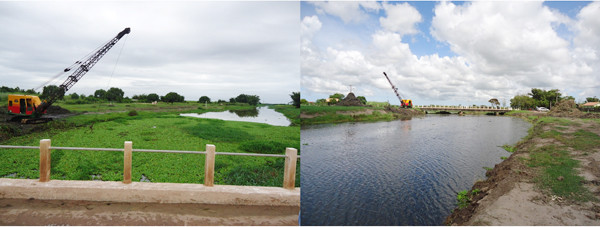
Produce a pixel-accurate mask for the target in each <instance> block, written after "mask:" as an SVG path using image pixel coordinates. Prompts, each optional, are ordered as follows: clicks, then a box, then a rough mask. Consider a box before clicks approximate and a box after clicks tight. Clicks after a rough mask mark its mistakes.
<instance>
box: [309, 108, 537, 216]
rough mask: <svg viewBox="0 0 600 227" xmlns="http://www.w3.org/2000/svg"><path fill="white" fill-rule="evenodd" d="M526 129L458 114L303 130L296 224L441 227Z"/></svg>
mask: <svg viewBox="0 0 600 227" xmlns="http://www.w3.org/2000/svg"><path fill="white" fill-rule="evenodd" d="M529 127H530V124H529V123H527V122H525V121H523V120H521V119H518V118H512V117H500V116H457V115H450V116H443V115H433V116H432V115H428V116H426V117H423V118H413V119H412V120H407V121H391V122H377V123H343V124H338V125H329V124H328V125H316V126H308V127H302V130H301V138H302V166H301V176H302V182H301V184H302V185H301V187H302V190H301V196H302V197H301V198H302V199H301V210H302V216H301V217H302V218H301V222H302V225H441V224H442V222H443V221H444V219H445V218H446V216H448V215H449V214H450V212H451V210H452V209H453V208H454V207H455V203H456V193H457V192H459V191H461V190H465V189H470V188H471V187H472V186H473V183H474V182H475V181H477V180H479V179H485V169H483V167H493V166H494V165H495V164H497V163H499V162H500V161H502V160H501V158H500V157H502V156H509V155H510V153H508V152H506V151H504V149H502V148H501V147H499V146H501V145H504V144H511V145H513V144H515V143H516V142H518V141H519V140H520V139H521V138H522V137H524V136H525V135H527V129H528V128H529Z"/></svg>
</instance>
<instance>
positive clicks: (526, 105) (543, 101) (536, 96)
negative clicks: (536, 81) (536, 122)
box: [510, 88, 599, 109]
mask: <svg viewBox="0 0 600 227" xmlns="http://www.w3.org/2000/svg"><path fill="white" fill-rule="evenodd" d="M569 99H570V100H573V101H575V98H574V97H573V96H563V95H562V94H561V92H560V90H558V89H551V90H544V89H540V88H532V89H531V92H530V93H527V94H523V95H516V96H515V97H513V98H512V99H511V100H510V106H511V107H512V108H520V109H534V108H536V107H546V108H551V107H552V106H554V105H556V103H558V102H560V101H562V100H569ZM598 101H599V100H598V98H596V97H587V98H586V99H585V102H586V103H587V102H598Z"/></svg>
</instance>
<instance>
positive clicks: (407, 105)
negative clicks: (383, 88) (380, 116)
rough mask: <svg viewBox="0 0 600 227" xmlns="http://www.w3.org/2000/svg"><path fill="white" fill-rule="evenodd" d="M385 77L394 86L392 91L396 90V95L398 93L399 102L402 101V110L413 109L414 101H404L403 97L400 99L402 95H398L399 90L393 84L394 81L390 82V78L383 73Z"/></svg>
mask: <svg viewBox="0 0 600 227" xmlns="http://www.w3.org/2000/svg"><path fill="white" fill-rule="evenodd" d="M383 75H384V76H385V78H386V79H387V81H388V82H389V83H390V85H392V90H394V93H396V96H397V97H398V100H400V106H401V107H402V108H412V100H410V99H402V97H400V94H399V93H398V88H397V87H396V86H394V84H393V83H392V81H391V80H390V78H389V77H388V75H387V74H386V73H385V72H383Z"/></svg>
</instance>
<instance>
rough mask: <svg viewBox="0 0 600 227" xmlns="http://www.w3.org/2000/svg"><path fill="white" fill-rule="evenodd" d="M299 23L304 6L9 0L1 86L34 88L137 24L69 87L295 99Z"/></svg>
mask: <svg viewBox="0 0 600 227" xmlns="http://www.w3.org/2000/svg"><path fill="white" fill-rule="evenodd" d="M299 23H300V3H299V2H225V3H222V2H186V1H183V2H156V1H149V2H139V1H134V2H103V1H93V2H72V1H60V2H6V1H2V2H0V24H2V26H0V34H1V35H0V86H8V87H17V86H18V87H20V88H24V89H30V88H36V87H38V86H40V85H42V84H44V83H45V82H47V81H48V80H50V79H51V78H52V77H54V76H55V75H57V74H58V73H60V72H61V71H62V70H63V69H64V68H65V67H67V66H69V65H71V64H73V63H74V62H75V61H77V60H79V59H81V58H82V57H84V56H85V55H87V54H88V53H90V52H91V51H92V50H94V49H96V48H97V47H99V46H100V45H102V44H104V43H105V42H107V41H108V40H110V39H111V38H113V37H115V36H116V35H117V33H119V32H120V31H122V30H123V29H124V28H125V27H131V33H130V34H129V35H126V36H125V37H124V38H122V39H121V40H120V41H119V43H117V45H115V46H114V47H113V48H112V49H111V50H110V51H109V52H108V53H107V55H105V56H104V58H102V59H101V60H100V61H99V62H98V64H96V66H95V67H94V68H93V69H92V70H90V72H88V73H87V74H86V75H85V76H84V77H83V79H82V80H81V81H80V82H78V83H77V84H75V85H74V86H73V88H72V89H71V90H69V92H68V93H72V92H76V93H78V94H81V93H83V94H86V95H89V94H93V92H94V91H95V90H97V89H105V90H106V89H107V88H110V87H119V88H121V89H123V91H124V92H125V96H133V95H135V94H144V93H145V94H148V93H157V94H159V95H165V94H166V93H168V92H171V91H174V92H177V93H179V94H181V95H183V96H185V98H186V100H198V98H199V97H200V96H202V95H207V96H209V97H210V98H211V99H213V100H215V101H216V100H217V99H225V100H229V98H231V97H235V96H237V95H238V94H241V93H245V94H252V95H259V96H260V98H261V102H263V103H287V102H289V101H291V99H290V97H289V94H291V93H292V92H294V91H299V90H300V59H301V58H300V29H299ZM117 60H118V61H117ZM113 72H114V73H113ZM66 76H68V74H66V75H65V76H64V77H62V78H59V79H57V80H56V81H55V83H54V84H56V85H58V84H60V83H62V82H63V81H64V80H65V77H66Z"/></svg>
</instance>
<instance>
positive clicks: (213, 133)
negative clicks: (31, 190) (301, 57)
mask: <svg viewBox="0 0 600 227" xmlns="http://www.w3.org/2000/svg"><path fill="white" fill-rule="evenodd" d="M103 105H106V106H103ZM108 105H110V104H82V105H66V104H61V106H62V107H64V108H67V109H69V110H71V111H76V112H104V111H108V112H109V113H103V114H81V115H77V116H72V117H69V118H67V119H65V120H59V121H54V122H50V123H49V125H48V127H46V128H47V129H46V130H44V131H41V132H33V133H30V134H27V135H24V136H19V137H14V138H10V139H8V140H6V141H3V142H2V144H11V145H27V146H39V140H41V139H51V140H52V146H67V147H97V148H122V147H123V143H124V142H125V141H133V148H134V149H141V148H144V149H164V150H195V151H204V150H205V146H206V144H214V145H215V146H216V151H217V152H253V153H278V154H284V152H285V148H286V147H294V148H297V149H298V150H299V148H300V129H299V127H298V126H293V127H282V126H271V125H267V124H260V123H250V122H234V121H222V120H214V119H199V118H192V117H182V116H179V113H180V112H181V109H186V111H185V112H208V111H223V110H228V109H243V108H253V107H249V106H219V105H209V106H208V108H205V107H204V105H202V107H201V108H198V106H200V105H199V104H197V103H183V104H159V105H154V106H153V105H149V104H113V105H112V106H108ZM147 106H149V108H155V109H149V108H147ZM97 109H101V110H100V111H98V110H97ZM134 109H135V110H136V112H137V115H135V116H129V115H128V112H129V111H131V110H134ZM280 109H284V110H285V109H287V108H285V107H280ZM288 111H290V110H288ZM290 112H293V111H290ZM38 163H39V151H38V150H15V149H6V150H2V152H1V153H0V177H14V178H34V179H35V178H38V177H39V173H38V170H37V169H38V165H39V164H38ZM283 166H284V158H265V157H246V156H225V155H217V156H216V161H215V184H227V185H261V186H281V185H282V183H283ZM51 171H52V175H51V178H52V179H67V180H91V179H101V180H107V181H120V180H122V171H123V153H122V152H104V151H67V150H53V151H52V170H51ZM142 175H143V177H144V178H147V179H149V180H150V181H152V182H176V183H203V181H204V155H196V154H165V153H141V152H134V154H133V164H132V179H133V180H140V179H142ZM299 176H300V165H299V162H298V165H297V172H296V186H297V187H299V186H300V177H299Z"/></svg>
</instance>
